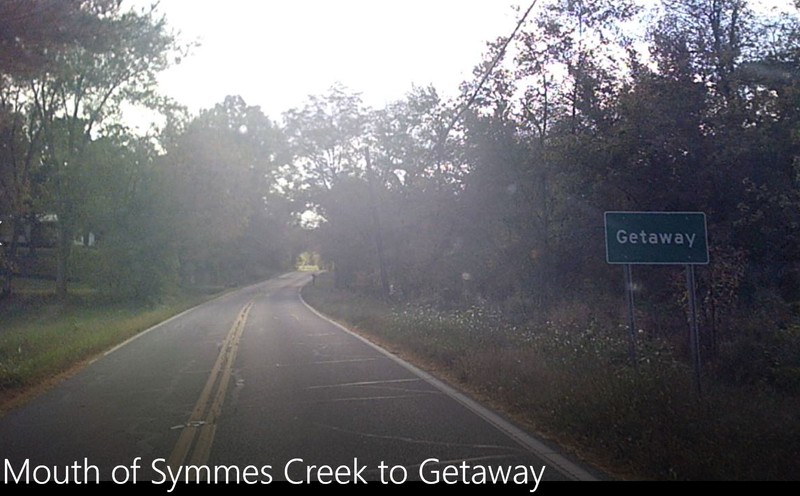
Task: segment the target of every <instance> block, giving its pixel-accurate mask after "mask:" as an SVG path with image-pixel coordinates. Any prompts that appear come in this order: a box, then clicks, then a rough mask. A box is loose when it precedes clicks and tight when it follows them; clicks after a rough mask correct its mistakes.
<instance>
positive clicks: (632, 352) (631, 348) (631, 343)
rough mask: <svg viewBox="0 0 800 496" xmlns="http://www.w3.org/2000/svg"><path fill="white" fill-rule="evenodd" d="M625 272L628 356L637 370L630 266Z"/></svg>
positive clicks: (625, 268) (626, 267) (626, 266)
mask: <svg viewBox="0 0 800 496" xmlns="http://www.w3.org/2000/svg"><path fill="white" fill-rule="evenodd" d="M624 270H625V290H626V291H625V292H626V293H627V295H628V355H629V356H630V359H631V363H632V364H633V367H634V368H635V369H637V370H638V369H639V363H638V361H637V360H636V320H635V316H634V313H633V270H631V265H630V264H625V265H624Z"/></svg>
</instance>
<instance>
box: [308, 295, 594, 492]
mask: <svg viewBox="0 0 800 496" xmlns="http://www.w3.org/2000/svg"><path fill="white" fill-rule="evenodd" d="M302 289H303V288H302V287H301V288H300V289H299V290H298V291H297V296H298V297H299V298H300V301H301V302H302V303H303V305H305V306H306V308H308V309H309V310H311V311H312V312H314V314H316V315H317V316H318V317H320V318H321V319H323V320H325V321H327V322H329V323H331V324H333V325H335V326H336V327H338V328H339V329H341V330H343V331H344V332H346V333H348V334H350V335H351V336H353V337H354V338H356V339H358V340H360V341H362V342H363V343H365V344H367V345H368V346H370V347H372V348H374V349H375V350H377V351H379V352H380V353H382V354H384V355H386V356H387V357H389V358H390V359H392V360H393V361H395V362H396V363H397V364H399V365H401V366H402V367H404V368H405V369H406V370H408V371H410V372H411V373H413V374H415V375H417V376H419V377H421V378H422V379H424V380H425V381H427V382H428V383H430V384H431V385H433V386H434V387H436V388H437V389H439V390H440V391H441V392H442V393H444V394H446V395H447V396H449V397H451V398H453V399H454V400H456V401H457V402H459V403H461V404H462V405H463V406H465V407H466V408H468V409H469V410H471V411H472V412H473V413H475V414H476V415H478V416H479V417H481V418H483V419H484V420H486V421H487V422H489V423H490V424H492V425H494V426H495V427H496V428H498V429H499V430H500V431H502V432H503V433H504V434H506V435H507V436H509V437H510V438H511V439H513V440H514V441H516V442H517V443H519V444H520V445H522V446H523V447H525V448H526V449H528V450H529V451H531V452H533V453H534V454H535V455H537V456H539V457H540V458H542V459H543V460H544V461H545V462H547V463H548V464H550V465H552V466H554V467H555V468H556V470H558V471H559V472H561V473H562V474H563V475H565V476H567V477H569V478H571V479H573V480H576V481H597V480H599V479H598V478H597V477H595V476H594V475H592V474H591V473H589V472H588V471H587V470H585V469H583V468H581V467H580V466H578V465H577V464H575V463H573V462H571V461H570V460H568V459H567V458H566V457H565V456H564V455H562V454H561V453H559V452H557V451H556V450H554V449H552V448H550V447H548V446H547V445H545V444H544V443H543V442H541V441H539V440H538V439H536V438H534V437H533V436H531V435H529V434H528V433H526V432H524V431H523V430H522V429H520V428H518V427H516V426H514V425H512V424H511V423H510V422H509V421H507V420H506V419H504V418H502V417H501V416H500V415H498V414H497V413H495V412H493V411H491V410H489V409H488V408H486V407H485V406H483V405H481V404H480V403H478V402H476V401H475V400H473V399H471V398H469V397H467V396H466V395H464V394H463V393H461V392H459V391H456V390H455V389H453V388H452V387H450V386H449V385H447V384H445V383H444V382H442V381H440V380H439V379H437V378H436V377H434V376H432V375H430V374H429V373H427V372H425V371H423V370H421V369H419V368H417V367H416V366H414V365H412V364H410V363H408V362H406V361H405V360H403V359H401V358H400V357H398V356H396V355H393V354H392V353H389V352H388V351H386V350H384V349H383V348H381V347H380V346H378V345H376V344H375V343H373V342H372V341H369V340H368V339H366V338H364V337H363V336H359V335H358V334H356V333H354V332H353V331H351V330H350V329H348V328H346V327H345V326H343V325H342V324H340V323H338V322H336V321H334V320H332V319H331V318H330V317H328V316H326V315H323V314H322V313H320V312H318V311H317V310H316V309H315V308H314V307H312V306H311V305H309V304H308V303H306V300H305V299H303V295H302V293H301V291H302Z"/></svg>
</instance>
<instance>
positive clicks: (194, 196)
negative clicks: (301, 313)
mask: <svg viewBox="0 0 800 496" xmlns="http://www.w3.org/2000/svg"><path fill="white" fill-rule="evenodd" d="M288 158H289V157H288V148H287V145H286V144H285V139H284V137H283V134H282V132H281V131H280V130H279V129H278V128H277V127H276V126H274V124H273V123H272V122H271V121H270V120H269V119H268V118H267V117H266V116H265V115H264V114H263V113H262V112H261V109H260V108H258V107H252V106H248V105H247V104H246V103H245V102H244V100H242V99H241V98H240V97H227V98H226V99H225V101H224V102H223V103H221V104H218V105H216V106H215V107H214V108H212V109H208V110H205V111H203V112H201V113H200V115H199V116H198V117H196V118H195V119H193V120H192V121H191V122H190V123H189V124H188V125H187V126H186V129H185V130H183V131H182V132H181V133H180V134H179V135H178V136H177V137H176V138H175V139H174V140H173V141H172V142H171V144H170V146H169V148H168V150H167V154H166V156H165V157H164V158H163V166H162V167H163V174H164V181H165V183H166V184H168V185H169V188H170V191H171V200H170V204H169V207H168V209H167V211H168V212H169V215H171V216H173V222H174V224H175V232H174V234H175V238H176V242H177V245H178V252H179V257H180V262H181V270H182V274H183V278H184V280H186V281H188V282H192V281H196V280H197V279H198V278H206V279H208V280H209V281H218V280H219V279H220V278H222V277H223V274H225V275H224V277H231V278H233V279H241V280H244V279H246V278H248V277H252V274H254V273H256V272H259V271H262V272H263V271H266V270H269V269H274V268H276V266H279V265H281V264H283V265H285V264H288V263H291V258H292V257H291V254H290V253H283V252H284V251H286V250H288V248H287V247H286V246H285V245H281V243H280V242H279V241H278V238H279V237H280V236H282V235H284V234H285V232H284V231H283V229H284V227H285V225H286V224H287V223H288V215H287V212H286V205H285V203H284V202H283V201H282V199H281V198H280V197H279V196H278V195H276V194H275V191H276V188H277V187H278V184H277V183H278V172H279V170H280V169H281V166H282V165H284V164H285V163H287V162H288ZM165 214H166V212H165ZM233 273H235V274H233ZM248 274H249V276H248Z"/></svg>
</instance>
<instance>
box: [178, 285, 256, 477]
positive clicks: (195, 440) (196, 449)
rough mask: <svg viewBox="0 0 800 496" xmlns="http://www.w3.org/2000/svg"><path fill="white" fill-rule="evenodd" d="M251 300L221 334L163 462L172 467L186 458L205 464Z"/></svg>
mask: <svg viewBox="0 0 800 496" xmlns="http://www.w3.org/2000/svg"><path fill="white" fill-rule="evenodd" d="M254 300H255V299H253V300H250V302H249V303H247V305H245V306H244V308H242V310H241V311H240V312H239V315H238V316H237V317H236V320H235V321H234V322H233V326H231V329H230V331H228V335H227V336H225V341H223V343H222V348H221V349H220V352H219V356H218V357H217V361H216V363H214V368H213V369H211V375H210V376H209V377H208V381H206V385H205V387H203V391H202V393H200V398H199V399H198V400H197V404H196V405H195V406H194V410H193V411H192V415H191V416H190V417H189V421H188V422H187V423H186V426H185V428H184V429H183V431H182V432H181V436H180V438H178V442H177V443H176V444H175V448H173V450H172V453H171V454H170V456H169V458H168V459H167V464H168V465H169V467H170V468H172V469H173V470H178V468H179V467H180V466H182V465H184V463H185V462H186V461H187V460H189V464H190V465H205V464H206V462H207V461H208V457H209V455H210V453H211V444H212V443H213V442H214V434H215V433H216V430H217V419H218V418H219V416H220V414H221V413H222V403H223V402H224V401H225V393H226V392H227V390H228V385H229V384H230V381H231V375H232V373H233V364H234V362H235V361H236V352H237V351H238V349H239V342H240V341H241V337H242V333H243V332H244V325H245V323H246V322H247V315H248V314H249V313H250V309H251V308H252V307H253V301H254Z"/></svg>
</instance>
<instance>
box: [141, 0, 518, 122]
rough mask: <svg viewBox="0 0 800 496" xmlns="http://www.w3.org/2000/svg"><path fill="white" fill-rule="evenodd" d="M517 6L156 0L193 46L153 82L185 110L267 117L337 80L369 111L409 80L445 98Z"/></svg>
mask: <svg viewBox="0 0 800 496" xmlns="http://www.w3.org/2000/svg"><path fill="white" fill-rule="evenodd" d="M137 3H138V0H137ZM141 3H144V4H147V3H148V2H147V1H146V0H142V1H141ZM518 3H520V2H518V1H516V0H402V1H384V0H371V1H370V0H280V1H275V0H225V1H218V0H214V1H210V0H193V1H187V0H161V1H160V3H159V9H158V10H159V12H162V13H163V14H165V15H166V17H167V20H168V22H169V24H170V25H171V26H172V27H173V28H174V29H177V30H179V31H180V33H181V39H183V40H184V41H197V42H199V43H200V46H199V47H197V48H195V49H194V50H193V54H192V56H191V57H189V58H188V59H186V60H185V61H183V62H182V63H181V64H180V65H178V66H176V67H174V68H172V69H169V70H168V71H167V72H165V73H164V74H163V75H162V76H161V79H160V81H161V86H162V90H163V92H164V93H166V94H167V95H169V96H171V97H173V98H175V99H176V100H178V101H179V102H180V103H182V104H184V105H187V106H188V107H189V108H190V110H191V111H192V112H193V113H196V112H197V111H198V110H199V109H201V108H208V107H211V106H213V105H214V104H216V103H218V102H221V101H222V100H223V99H224V98H225V96H226V95H241V96H242V97H244V99H245V100H246V101H247V103H248V104H251V105H260V106H261V107H262V109H263V110H264V112H265V113H267V114H268V115H270V116H271V117H273V118H275V119H277V118H279V117H280V115H281V113H283V112H284V111H285V110H288V109H290V108H293V107H298V106H301V105H302V104H303V103H304V102H305V100H306V98H307V96H308V95H310V94H321V93H324V92H325V91H326V90H327V89H328V88H330V87H331V85H332V84H334V83H335V82H337V81H338V82H341V83H343V84H344V85H345V86H347V87H348V88H350V89H352V90H354V91H358V92H361V93H362V94H363V97H364V100H365V101H366V103H367V104H369V105H371V106H373V107H381V106H383V105H384V104H385V103H387V102H389V101H392V100H396V99H400V98H402V97H403V96H404V95H405V93H406V92H408V91H409V90H410V89H411V85H412V83H416V84H418V85H428V84H434V85H435V86H436V88H437V89H438V90H439V91H440V92H441V93H443V94H446V95H454V94H455V93H456V92H457V90H458V85H459V83H460V82H461V81H463V80H464V79H468V78H470V77H471V71H472V68H473V67H474V66H475V65H476V64H477V63H478V62H479V61H480V59H481V55H482V53H483V52H484V49H485V47H486V42H487V41H488V40H490V39H495V38H497V37H498V36H507V35H508V34H510V33H511V31H512V30H513V29H514V26H515V25H516V22H517V16H518V15H519V14H518V13H517V12H515V11H514V10H513V9H512V7H511V6H512V5H516V4H518ZM523 3H525V4H526V5H525V7H527V3H526V2H523Z"/></svg>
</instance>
